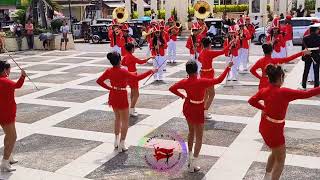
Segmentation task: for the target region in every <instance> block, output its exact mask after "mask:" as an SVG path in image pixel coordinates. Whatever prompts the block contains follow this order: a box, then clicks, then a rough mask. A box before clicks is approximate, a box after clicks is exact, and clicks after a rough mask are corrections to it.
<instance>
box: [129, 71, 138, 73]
mask: <svg viewBox="0 0 320 180" xmlns="http://www.w3.org/2000/svg"><path fill="white" fill-rule="evenodd" d="M129 72H130V73H137V71H133V72H131V71H129Z"/></svg>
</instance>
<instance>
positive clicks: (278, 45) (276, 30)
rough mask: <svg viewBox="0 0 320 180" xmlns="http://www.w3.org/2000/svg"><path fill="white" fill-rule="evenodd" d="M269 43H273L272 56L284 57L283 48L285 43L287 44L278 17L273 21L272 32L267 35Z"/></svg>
mask: <svg viewBox="0 0 320 180" xmlns="http://www.w3.org/2000/svg"><path fill="white" fill-rule="evenodd" d="M267 43H270V44H271V45H272V49H273V52H272V55H271V57H272V58H282V57H283V54H282V53H281V49H282V47H283V44H285V40H284V38H283V36H282V34H281V32H280V24H279V19H278V18H275V19H274V20H273V22H272V26H271V31H270V34H269V35H268V36H267Z"/></svg>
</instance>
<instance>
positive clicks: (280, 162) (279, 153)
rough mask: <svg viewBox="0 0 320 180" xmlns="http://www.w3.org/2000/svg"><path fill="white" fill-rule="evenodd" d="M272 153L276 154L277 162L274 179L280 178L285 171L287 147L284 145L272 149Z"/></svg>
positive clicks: (273, 174) (273, 173) (273, 171)
mask: <svg viewBox="0 0 320 180" xmlns="http://www.w3.org/2000/svg"><path fill="white" fill-rule="evenodd" d="M272 154H274V158H275V163H274V166H273V168H272V175H271V179H272V180H279V179H280V176H281V174H282V171H283V167H284V162H285V159H286V147H285V145H282V146H280V147H278V148H274V149H272Z"/></svg>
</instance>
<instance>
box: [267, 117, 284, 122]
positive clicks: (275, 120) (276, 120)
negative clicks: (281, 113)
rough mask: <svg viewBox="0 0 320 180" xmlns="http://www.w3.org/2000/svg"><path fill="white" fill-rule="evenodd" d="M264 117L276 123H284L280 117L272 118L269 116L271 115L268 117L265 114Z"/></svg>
mask: <svg viewBox="0 0 320 180" xmlns="http://www.w3.org/2000/svg"><path fill="white" fill-rule="evenodd" d="M266 119H267V120H268V121H270V122H273V123H276V124H281V123H284V119H282V120H279V119H273V118H271V117H269V116H266Z"/></svg>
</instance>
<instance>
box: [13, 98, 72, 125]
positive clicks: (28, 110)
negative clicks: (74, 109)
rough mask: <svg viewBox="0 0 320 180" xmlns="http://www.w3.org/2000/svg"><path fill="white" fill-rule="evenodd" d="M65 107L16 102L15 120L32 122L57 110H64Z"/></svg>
mask: <svg viewBox="0 0 320 180" xmlns="http://www.w3.org/2000/svg"><path fill="white" fill-rule="evenodd" d="M66 109H67V108H64V107H57V106H45V105H36V104H24V103H21V104H18V107H17V117H16V120H17V122H21V123H34V122H36V121H39V120H41V119H44V118H46V117H49V116H52V115H54V114H56V113H58V112H61V111H64V110H66Z"/></svg>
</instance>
